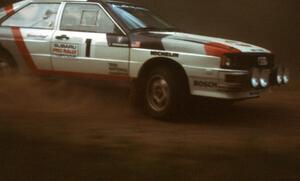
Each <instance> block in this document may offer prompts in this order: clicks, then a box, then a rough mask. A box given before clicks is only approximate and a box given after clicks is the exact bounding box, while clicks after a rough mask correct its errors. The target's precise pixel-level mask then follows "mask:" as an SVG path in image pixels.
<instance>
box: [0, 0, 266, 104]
mask: <svg viewBox="0 0 300 181" xmlns="http://www.w3.org/2000/svg"><path fill="white" fill-rule="evenodd" d="M47 2H49V3H61V6H60V7H59V9H58V12H57V17H56V21H55V23H54V25H53V29H34V28H22V27H4V26H0V45H1V46H2V47H3V48H4V49H6V50H8V51H9V52H10V53H11V54H12V55H13V57H14V58H15V60H16V61H17V63H18V65H19V66H20V67H22V70H24V71H25V72H26V71H28V70H31V71H33V72H34V73H37V74H41V75H44V74H45V75H70V76H72V75H75V76H79V77H88V78H89V77H92V76H94V77H95V76H96V77H97V78H99V77H100V78H103V77H112V78H113V79H118V80H129V79H139V75H140V71H141V70H142V68H143V66H145V65H146V64H147V62H149V61H151V60H154V59H155V60H159V61H164V60H170V61H173V62H176V63H177V64H178V65H180V66H181V67H182V69H183V70H184V73H185V74H186V76H187V78H188V85H189V88H190V93H191V95H196V96H205V97H213V98H223V99H247V98H253V97H258V96H259V95H260V93H261V92H262V91H264V90H266V88H264V89H262V88H261V89H254V88H252V87H250V86H249V84H250V83H249V81H248V83H247V84H242V83H238V82H228V80H227V77H228V76H234V77H246V78H247V79H248V77H250V76H251V69H228V68H223V67H222V66H221V64H222V60H223V58H224V56H223V55H225V54H244V55H247V54H249V55H250V54H251V55H252V56H253V55H255V57H254V61H260V58H263V59H264V60H265V59H266V58H265V56H266V55H271V54H272V52H271V51H269V50H267V49H265V48H261V47H258V46H255V45H251V44H248V43H244V42H240V41H234V40H227V39H222V38H214V37H207V36H200V35H194V34H188V33H183V32H177V31H171V32H169V31H150V30H149V31H136V32H135V31H133V32H132V31H129V30H128V29H126V27H124V25H123V24H122V22H119V19H117V18H115V17H116V15H115V14H113V13H112V11H111V10H110V9H109V6H106V5H105V2H102V1H86V0H77V1H62V0H47V1H40V0H37V1H28V0H27V1H22V2H21V3H18V4H14V5H12V6H8V7H6V8H4V9H1V10H0V23H1V22H3V21H5V20H6V19H7V18H8V17H10V16H11V15H12V14H14V12H15V11H18V10H19V9H21V8H22V7H24V6H26V5H28V4H30V3H47ZM68 2H71V3H83V4H85V3H91V4H97V5H99V7H100V8H101V9H102V10H103V11H104V12H105V13H106V14H107V15H108V16H109V18H110V19H111V21H112V22H113V23H114V24H115V26H116V27H117V28H118V29H119V30H120V32H121V33H120V34H110V33H96V32H86V31H70V30H60V21H61V19H62V14H63V11H64V7H65V5H66V4H67V3H68ZM267 63H268V62H267ZM26 65H27V66H26ZM259 68H260V69H265V68H263V67H259ZM268 69H269V70H270V71H269V75H268V76H271V72H272V70H271V68H268Z"/></svg>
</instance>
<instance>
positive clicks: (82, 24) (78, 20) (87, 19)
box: [60, 3, 120, 33]
mask: <svg viewBox="0 0 300 181" xmlns="http://www.w3.org/2000/svg"><path fill="white" fill-rule="evenodd" d="M60 29H61V30H68V31H84V32H97V33H119V32H120V30H119V29H118V28H117V27H116V25H115V24H114V22H113V21H112V20H111V19H110V18H109V16H108V15H107V14H106V13H105V12H104V11H103V10H102V9H101V8H100V6H98V5H96V4H82V3H78V4H76V3H74V4H72V3H70V4H67V5H66V6H65V10H64V12H63V16H62V20H61V26H60Z"/></svg>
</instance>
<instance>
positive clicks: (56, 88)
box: [0, 75, 131, 114]
mask: <svg viewBox="0 0 300 181" xmlns="http://www.w3.org/2000/svg"><path fill="white" fill-rule="evenodd" d="M128 95H129V89H128V88H127V87H125V86H120V85H118V86H116V85H112V84H111V83H108V82H102V83H101V82H100V83H99V82H93V81H89V80H82V81H78V80H66V79H54V78H53V79H50V78H39V77H32V76H26V75H14V76H12V77H0V97H1V103H0V109H1V110H2V111H3V110H6V111H15V112H16V114H17V112H24V111H35V112H56V113H71V112H82V113H92V112H94V113H99V114H114V112H115V111H116V110H121V112H120V111H119V113H121V114H122V111H124V112H123V113H125V112H128V111H130V109H131V108H130V106H129V104H130V99H129V96H128Z"/></svg>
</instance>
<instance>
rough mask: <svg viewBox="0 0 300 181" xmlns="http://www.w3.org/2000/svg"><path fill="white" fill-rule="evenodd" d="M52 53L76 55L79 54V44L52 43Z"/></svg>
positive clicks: (68, 55)
mask: <svg viewBox="0 0 300 181" xmlns="http://www.w3.org/2000/svg"><path fill="white" fill-rule="evenodd" d="M52 54H54V55H58V56H65V57H76V56H78V55H79V49H78V45H77V44H70V43H54V44H53V45H52Z"/></svg>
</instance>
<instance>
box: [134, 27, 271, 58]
mask: <svg viewBox="0 0 300 181" xmlns="http://www.w3.org/2000/svg"><path fill="white" fill-rule="evenodd" d="M131 40H133V41H132V45H133V47H135V46H136V45H137V44H138V45H140V47H141V48H147V49H158V50H166V51H176V52H186V53H197V54H208V55H217V56H218V55H221V54H222V53H235V52H239V53H271V52H270V51H269V50H267V49H265V48H261V47H258V46H255V45H252V44H249V43H244V42H240V41H235V40H228V39H222V38H215V37H208V36H200V35H195V34H189V33H182V32H159V31H149V32H137V33H134V34H133V35H132V38H131ZM216 52H217V53H216Z"/></svg>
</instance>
